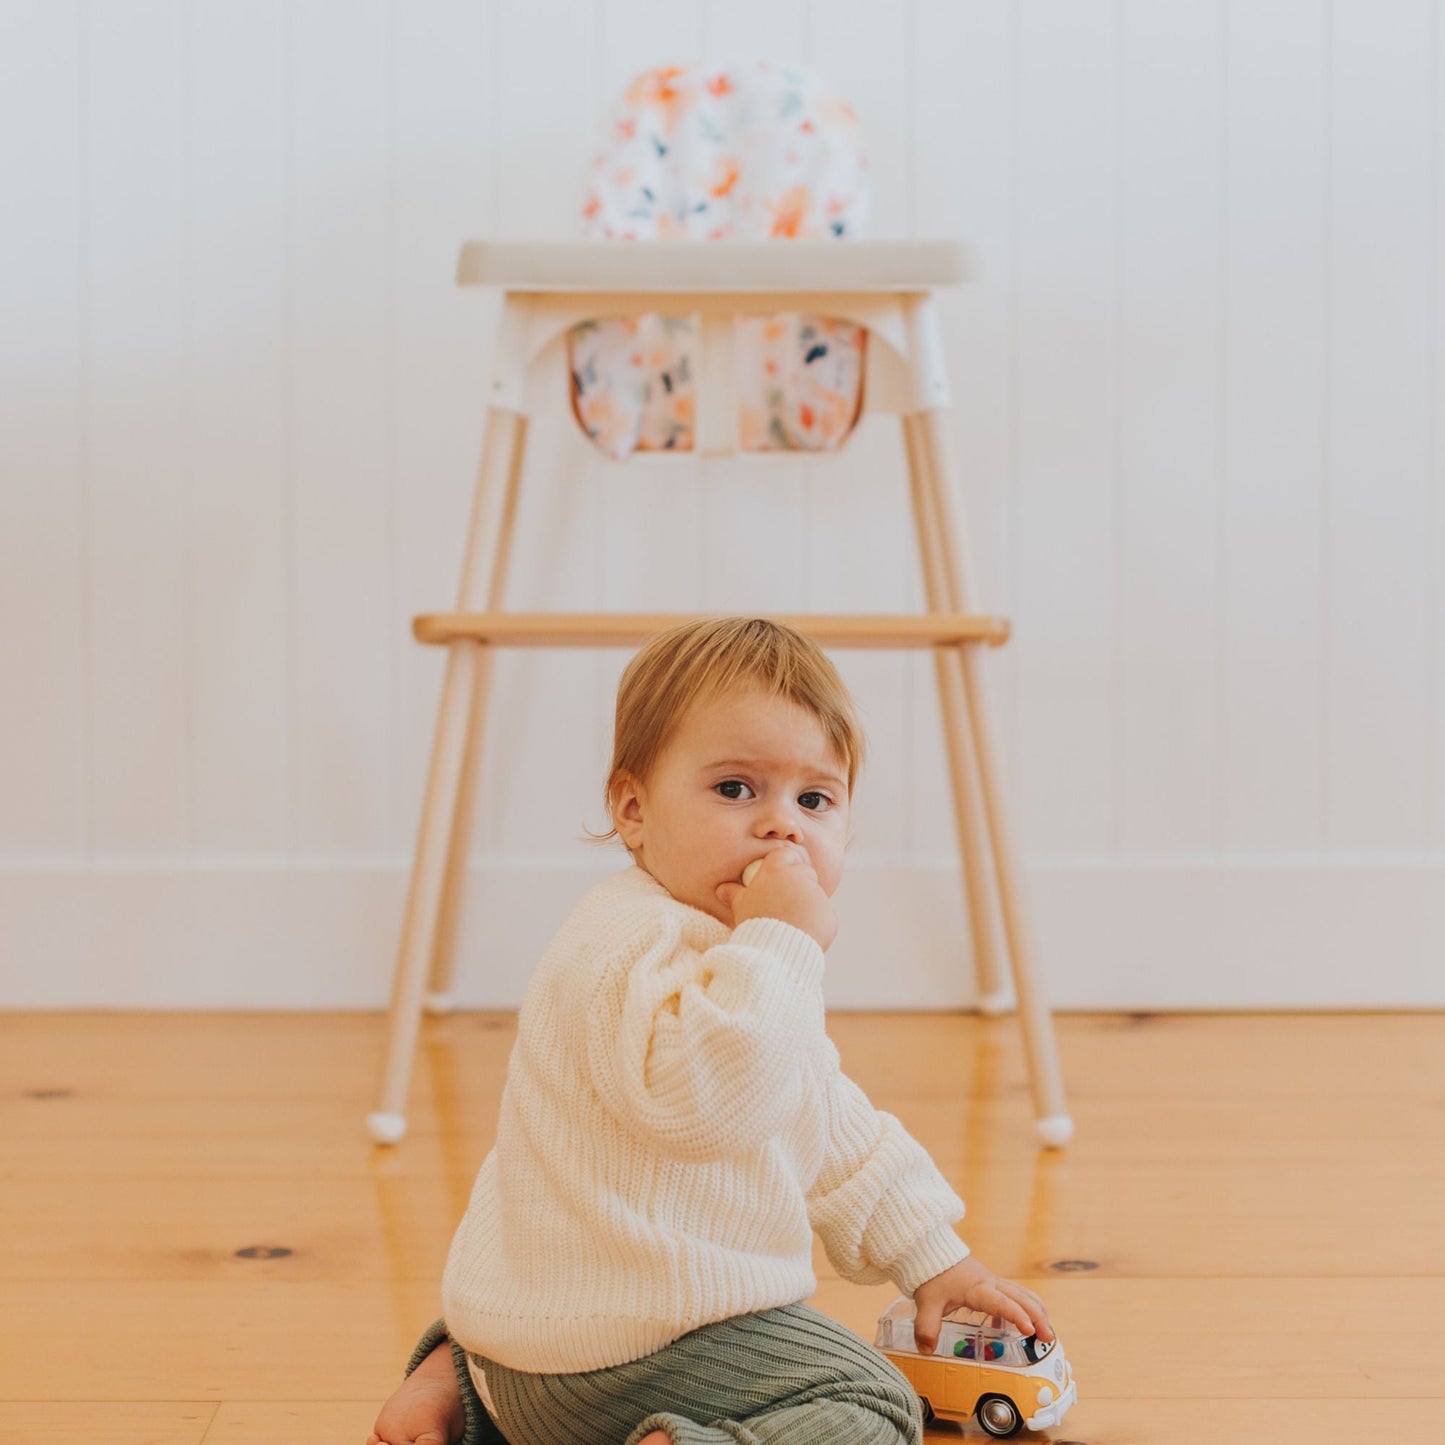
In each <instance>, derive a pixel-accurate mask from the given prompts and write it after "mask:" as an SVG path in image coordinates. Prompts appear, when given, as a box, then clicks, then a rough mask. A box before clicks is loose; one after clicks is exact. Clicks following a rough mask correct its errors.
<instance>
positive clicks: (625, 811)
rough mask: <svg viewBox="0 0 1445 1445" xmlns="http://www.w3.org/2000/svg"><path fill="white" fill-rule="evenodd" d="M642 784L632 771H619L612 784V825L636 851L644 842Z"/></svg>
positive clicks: (630, 847) (629, 846) (627, 844)
mask: <svg viewBox="0 0 1445 1445" xmlns="http://www.w3.org/2000/svg"><path fill="white" fill-rule="evenodd" d="M645 801H646V800H645V798H644V796H643V791H642V784H641V783H640V782H638V780H637V779H636V778H634V777H633V776H632V774H631V773H619V774H618V775H617V779H616V781H615V782H614V783H613V784H612V826H613V827H614V828H616V829H617V836H618V837H619V838H621V839H622V841H623V843H624V844H626V846H627V848H628V849H629V851H631V852H633V853H635V852H636V851H637V850H638V848H639V847H640V846H641V844H642V810H643V805H644V803H645Z"/></svg>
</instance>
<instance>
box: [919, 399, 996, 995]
mask: <svg viewBox="0 0 1445 1445" xmlns="http://www.w3.org/2000/svg"><path fill="white" fill-rule="evenodd" d="M903 440H904V446H905V450H906V451H907V455H908V482H909V496H910V498H911V500H912V504H913V520H914V525H915V528H916V530H917V533H918V553H919V560H920V562H921V564H922V571H923V587H924V594H925V596H926V598H927V601H928V610H929V611H930V612H950V611H952V610H953V605H952V602H951V601H950V599H949V598H948V596H947V593H946V591H945V586H944V571H943V562H942V559H941V557H940V556H939V538H938V527H937V523H936V522H935V521H934V519H933V517H932V515H931V512H932V505H931V490H930V488H929V487H928V485H927V483H926V481H925V479H924V477H923V471H922V469H923V466H924V459H923V447H922V444H921V443H920V441H919V437H918V425H917V418H916V417H913V416H906V415H905V416H904V417H903ZM933 669H934V676H935V678H936V680H937V683H938V701H939V707H940V710H941V713H942V717H943V733H944V740H945V742H946V744H947V748H948V770H949V774H950V776H951V778H952V782H953V818H954V823H955V825H956V827H957V830H958V845H959V851H960V852H961V853H962V855H963V862H962V867H963V887H964V896H965V902H966V905H967V907H966V911H967V913H968V926H969V932H970V934H971V937H972V940H973V965H974V975H975V978H976V981H977V984H978V1006H979V1010H980V1011H981V1012H982V1013H984V1014H987V1015H989V1016H990V1017H992V1016H995V1015H997V1014H1001V1013H1005V1012H1007V1009H1008V1006H1009V1002H1010V999H1009V995H1008V992H1007V990H1006V989H1005V988H1004V986H1003V978H1002V972H1001V969H1000V967H999V960H998V952H997V949H996V948H995V946H994V928H993V887H992V883H991V880H990V878H989V866H988V858H987V851H988V845H987V841H986V838H985V835H984V829H983V821H982V818H981V817H980V815H979V792H980V789H979V787H978V781H977V778H978V774H977V756H976V753H975V749H974V746H973V737H972V732H971V728H970V723H969V715H968V709H967V707H966V706H965V704H964V699H963V677H962V673H961V672H960V669H959V659H958V654H957V652H956V651H955V650H954V649H953V648H944V647H935V648H934V649H933Z"/></svg>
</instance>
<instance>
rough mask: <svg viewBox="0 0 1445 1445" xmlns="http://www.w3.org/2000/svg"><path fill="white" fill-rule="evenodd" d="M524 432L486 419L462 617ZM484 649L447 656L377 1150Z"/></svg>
mask: <svg viewBox="0 0 1445 1445" xmlns="http://www.w3.org/2000/svg"><path fill="white" fill-rule="evenodd" d="M520 431H521V417H520V416H519V415H518V413H516V412H514V411H509V410H504V409H502V408H499V407H493V408H491V409H490V410H489V411H488V413H487V425H486V433H485V436H484V439H483V442H482V461H481V466H480V468H479V471H478V477H477V488H476V494H475V498H474V500H473V504H472V519H471V525H470V527H469V529H468V537H467V548H466V553H465V557H466V562H465V565H464V567H463V569H462V583H461V589H460V593H461V595H460V600H459V603H458V606H459V609H460V610H462V611H475V610H477V609H478V607H479V605H480V603H481V601H482V561H483V558H482V550H483V549H482V538H483V536H484V535H485V528H486V514H487V511H488V497H489V496H490V494H491V493H492V492H493V491H494V490H495V488H496V486H497V484H498V482H499V481H500V480H501V479H503V478H504V477H507V476H508V475H510V472H511V465H512V457H513V454H514V452H515V450H516V447H517V442H518V439H519V436H520ZM484 665H485V666H488V667H489V666H490V662H487V663H485V664H484V663H483V659H482V644H479V643H477V642H475V641H473V640H471V639H459V640H458V641H456V642H453V643H451V644H450V646H449V647H448V649H447V666H446V676H445V678H444V680H443V682H442V697H441V706H440V708H439V709H438V712H437V725H436V735H435V738H434V740H433V742H432V755H431V769H430V772H429V774H428V777H427V788H426V797H425V799H424V800H423V803H422V813H421V824H420V827H419V829H418V832H417V844H416V857H415V860H414V862H413V864H412V872H411V886H410V889H409V890H408V893H407V902H406V919H405V922H404V923H403V925H402V934H401V947H400V951H399V953H398V956H397V963H396V976H395V978H394V980H393V983H392V993H391V1011H390V1015H389V1018H388V1021H387V1038H386V1057H385V1061H384V1063H383V1066H382V1077H381V1087H380V1092H379V1097H378V1099H377V1105H376V1108H375V1109H374V1110H373V1111H372V1112H371V1113H370V1114H368V1115H367V1119H366V1123H367V1128H368V1129H369V1130H370V1131H371V1137H372V1138H373V1139H375V1140H376V1142H377V1143H378V1144H395V1143H397V1142H398V1140H400V1139H401V1137H402V1136H403V1135H404V1134H405V1133H406V1096H407V1087H408V1085H409V1084H410V1082H411V1069H412V1062H413V1060H414V1058H415V1055H416V1041H417V1033H418V1030H419V1028H420V1025H421V1009H422V991H423V988H424V985H425V983H426V977H427V972H428V968H429V966H430V963H431V958H432V946H433V943H434V940H435V936H436V925H437V915H438V912H439V910H440V907H441V894H442V887H443V884H444V882H445V876H446V869H447V853H448V848H449V844H450V842H451V839H452V836H453V831H454V827H455V823H456V810H457V800H458V796H459V791H460V785H461V780H462V772H463V765H464V763H465V753H466V743H467V734H468V731H469V727H470V723H471V717H472V705H473V702H474V699H475V698H476V694H477V675H478V671H479V669H480V668H482V667H483V666H484Z"/></svg>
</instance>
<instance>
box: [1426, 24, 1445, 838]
mask: <svg viewBox="0 0 1445 1445" xmlns="http://www.w3.org/2000/svg"><path fill="white" fill-rule="evenodd" d="M1431 21H1432V24H1431V31H1430V41H1431V46H1430V49H1431V62H1432V63H1431V71H1430V77H1431V78H1430V86H1431V91H1430V94H1431V102H1432V105H1433V114H1432V118H1431V142H1432V149H1431V159H1432V163H1433V168H1432V171H1431V176H1430V237H1431V245H1432V252H1431V256H1430V298H1431V301H1432V303H1433V308H1432V312H1431V316H1430V326H1431V332H1430V381H1431V388H1432V390H1431V395H1430V420H1431V425H1430V480H1429V497H1428V509H1427V510H1428V514H1429V517H1430V522H1431V533H1432V537H1433V552H1432V554H1431V561H1430V579H1429V580H1430V587H1429V592H1430V601H1431V613H1430V618H1429V627H1430V636H1431V639H1432V642H1433V648H1432V655H1431V657H1430V659H1429V668H1430V696H1429V709H1428V711H1427V713H1426V724H1427V729H1428V730H1427V736H1428V738H1429V740H1430V747H1431V755H1430V757H1429V758H1428V760H1427V765H1426V778H1427V779H1428V784H1427V786H1428V789H1429V793H1428V803H1429V808H1430V824H1431V829H1430V838H1429V847H1430V849H1431V851H1432V853H1433V854H1434V855H1435V856H1436V857H1439V856H1441V855H1445V426H1442V424H1441V420H1440V418H1441V416H1442V413H1445V210H1442V205H1441V197H1442V194H1445V4H1442V3H1441V0H1436V3H1435V5H1434V8H1433V11H1432V14H1431Z"/></svg>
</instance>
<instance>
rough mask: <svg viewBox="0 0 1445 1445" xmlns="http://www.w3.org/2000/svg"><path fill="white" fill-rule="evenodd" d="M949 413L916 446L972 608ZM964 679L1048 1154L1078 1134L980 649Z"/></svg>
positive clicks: (926, 425) (922, 429) (956, 585)
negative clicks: (1001, 772)
mask: <svg viewBox="0 0 1445 1445" xmlns="http://www.w3.org/2000/svg"><path fill="white" fill-rule="evenodd" d="M944 415H945V413H943V412H942V411H940V410H939V409H938V408H937V407H936V406H933V407H928V408H926V409H924V410H922V411H920V412H919V413H918V414H917V416H916V418H915V421H916V426H917V440H918V443H919V450H920V453H921V457H922V462H923V465H922V466H921V467H920V468H919V474H920V476H921V477H922V479H923V481H924V483H925V485H926V486H927V488H928V490H929V491H930V492H931V493H932V513H933V517H934V519H935V521H936V522H937V527H936V532H937V536H938V539H939V544H940V552H941V557H942V560H943V563H944V570H945V573H946V574H947V575H948V576H950V577H951V579H952V580H951V582H950V583H949V584H948V585H949V591H950V592H951V594H952V596H953V599H954V602H955V603H956V605H958V606H959V607H962V608H967V607H969V606H970V605H971V602H972V599H971V597H970V595H969V593H970V588H969V573H968V571H967V570H966V557H967V554H966V552H965V550H964V545H965V544H964V540H963V531H962V528H961V525H960V523H959V521H958V519H957V517H956V514H955V509H954V497H955V495H956V490H955V486H954V477H953V470H952V466H951V459H950V457H949V450H948V438H947V435H946V432H945V428H944V425H943V418H944ZM958 653H959V656H960V661H961V670H962V675H963V694H964V700H965V702H966V704H967V708H968V714H969V718H970V721H971V723H972V731H973V741H974V747H975V748H976V750H977V754H978V771H979V781H980V783H981V785H982V792H983V809H984V817H985V819H986V820H987V823H988V831H989V837H990V841H991V842H992V844H993V856H994V867H995V870H996V872H997V875H998V888H999V906H1000V909H1001V911H1002V914H1003V927H1004V936H1005V938H1006V939H1007V940H1008V947H1009V961H1010V963H1011V965H1012V968H1013V980H1014V990H1015V992H1016V994H1017V996H1018V1008H1019V1022H1020V1024H1021V1025H1022V1027H1023V1038H1024V1053H1025V1055H1026V1057H1027V1060H1028V1069H1029V1082H1030V1085H1031V1087H1032V1090H1033V1102H1034V1129H1035V1131H1036V1133H1037V1134H1038V1137H1039V1139H1040V1140H1041V1141H1042V1142H1043V1143H1044V1144H1046V1145H1048V1146H1050V1147H1051V1148H1058V1147H1060V1146H1061V1145H1063V1144H1066V1143H1068V1141H1069V1139H1070V1138H1071V1137H1072V1135H1073V1132H1074V1123H1073V1120H1072V1119H1071V1118H1070V1117H1069V1113H1068V1106H1067V1104H1066V1103H1065V1100H1064V1081H1063V1075H1062V1073H1061V1071H1060V1068H1059V1056H1058V1045H1057V1041H1056V1040H1055V1038H1054V1027H1053V1020H1052V1018H1051V1017H1050V1015H1049V1011H1048V1005H1047V1004H1046V1003H1045V1000H1044V994H1043V988H1042V984H1041V982H1040V980H1039V977H1038V971H1037V966H1036V963H1035V952H1034V943H1033V938H1032V933H1031V930H1030V926H1029V917H1028V907H1027V899H1026V889H1025V880H1024V871H1023V867H1022V865H1021V863H1020V860H1019V857H1018V853H1017V850H1016V848H1015V845H1014V840H1013V835H1012V832H1011V831H1010V828H1009V821H1008V816H1007V810H1006V808H1005V806H1004V798H1003V788H1002V785H1001V783H1000V778H999V768H998V759H997V753H996V750H995V747H994V740H993V718H992V715H991V710H990V707H989V704H988V698H987V695H986V691H985V684H984V679H983V676H982V671H981V669H980V666H979V663H980V658H979V654H978V648H977V646H976V645H974V644H971V643H965V644H963V645H962V646H960V647H959V648H958Z"/></svg>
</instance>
